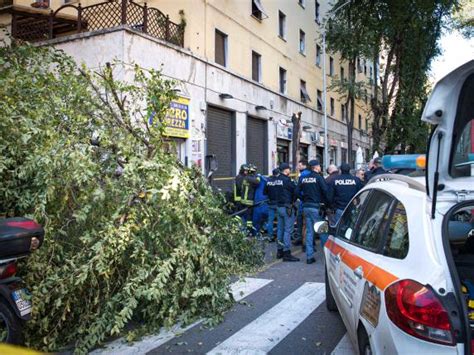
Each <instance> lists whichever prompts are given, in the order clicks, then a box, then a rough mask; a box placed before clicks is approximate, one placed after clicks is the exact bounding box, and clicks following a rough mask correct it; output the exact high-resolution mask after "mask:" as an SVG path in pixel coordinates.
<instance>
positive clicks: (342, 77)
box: [341, 67, 344, 81]
mask: <svg viewBox="0 0 474 355" xmlns="http://www.w3.org/2000/svg"><path fill="white" fill-rule="evenodd" d="M341 80H342V81H344V68H343V67H341Z"/></svg>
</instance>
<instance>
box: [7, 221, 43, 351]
mask: <svg viewBox="0 0 474 355" xmlns="http://www.w3.org/2000/svg"><path fill="white" fill-rule="evenodd" d="M43 239H44V229H43V227H42V226H40V225H39V224H38V223H36V222H34V221H32V220H30V219H26V218H3V219H0V343H3V342H4V343H9V344H16V345H21V344H22V343H23V326H24V323H25V322H26V321H28V320H29V319H31V310H32V303H31V300H30V293H29V291H28V289H27V288H26V285H25V283H24V282H23V280H22V279H21V278H19V277H17V276H16V273H17V260H19V259H21V258H25V257H27V256H29V255H30V254H31V253H32V252H33V251H35V250H36V249H38V248H39V247H40V246H41V244H42V243H43Z"/></svg>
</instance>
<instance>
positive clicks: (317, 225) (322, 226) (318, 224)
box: [314, 221, 329, 234]
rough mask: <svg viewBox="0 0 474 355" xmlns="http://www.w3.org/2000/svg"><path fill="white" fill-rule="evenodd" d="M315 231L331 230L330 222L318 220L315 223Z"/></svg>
mask: <svg viewBox="0 0 474 355" xmlns="http://www.w3.org/2000/svg"><path fill="white" fill-rule="evenodd" d="M314 232H315V233H317V234H325V233H328V232H329V224H328V222H326V221H320V222H316V223H315V224H314Z"/></svg>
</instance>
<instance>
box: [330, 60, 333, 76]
mask: <svg viewBox="0 0 474 355" xmlns="http://www.w3.org/2000/svg"><path fill="white" fill-rule="evenodd" d="M329 75H330V76H333V75H334V59H333V57H329Z"/></svg>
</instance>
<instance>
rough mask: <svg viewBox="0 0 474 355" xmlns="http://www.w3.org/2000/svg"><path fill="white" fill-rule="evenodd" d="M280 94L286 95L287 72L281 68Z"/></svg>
mask: <svg viewBox="0 0 474 355" xmlns="http://www.w3.org/2000/svg"><path fill="white" fill-rule="evenodd" d="M280 93H281V94H286V70H285V69H283V68H280Z"/></svg>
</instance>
